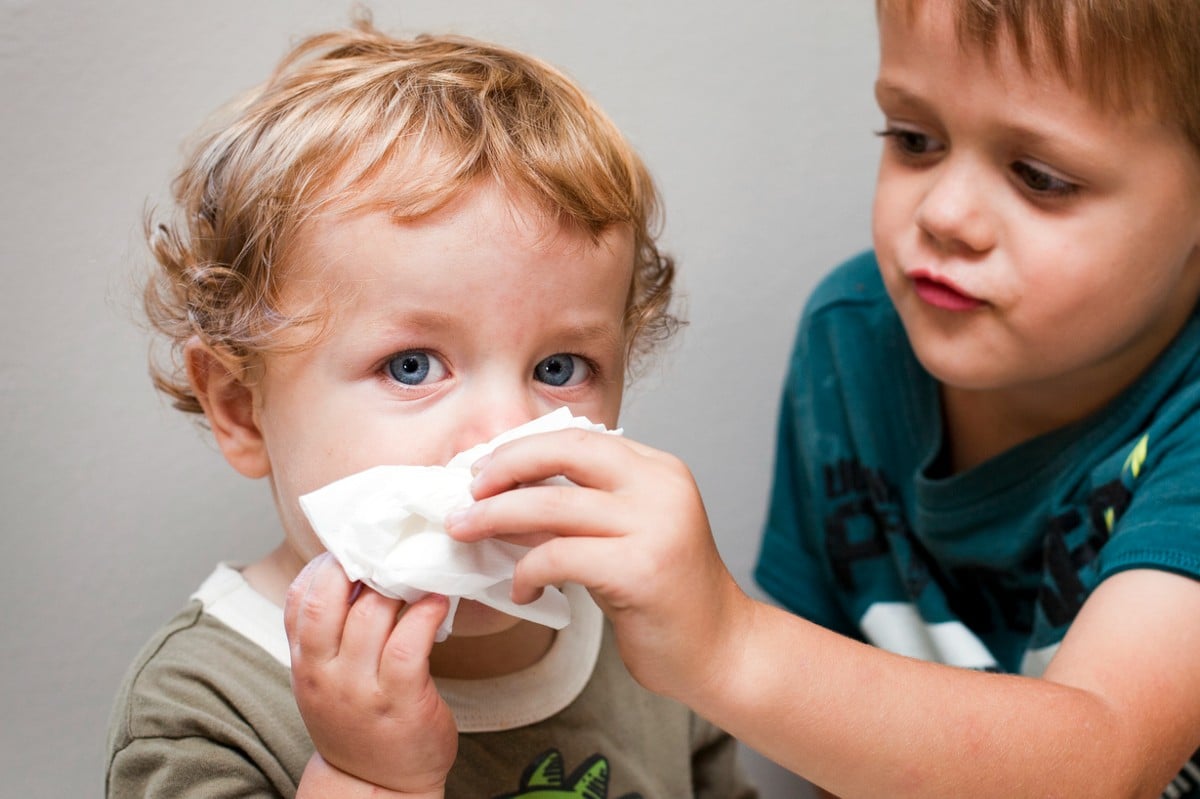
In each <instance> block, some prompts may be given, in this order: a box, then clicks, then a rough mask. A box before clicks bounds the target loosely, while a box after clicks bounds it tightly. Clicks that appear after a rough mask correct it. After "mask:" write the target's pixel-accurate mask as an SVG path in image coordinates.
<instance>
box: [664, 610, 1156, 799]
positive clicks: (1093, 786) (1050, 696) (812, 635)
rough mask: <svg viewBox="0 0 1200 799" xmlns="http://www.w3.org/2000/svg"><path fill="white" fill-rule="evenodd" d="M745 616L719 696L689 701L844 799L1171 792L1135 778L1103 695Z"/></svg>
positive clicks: (725, 650)
mask: <svg viewBox="0 0 1200 799" xmlns="http://www.w3.org/2000/svg"><path fill="white" fill-rule="evenodd" d="M747 601H748V602H749V601H751V600H747ZM747 616H748V618H749V619H750V620H749V621H748V623H747V624H746V626H745V629H743V630H741V631H738V632H737V633H735V634H733V635H732V636H731V637H730V639H729V640H728V642H727V643H726V644H723V645H722V646H721V648H720V650H719V652H720V653H721V654H720V655H719V657H720V661H721V663H720V670H721V671H722V672H723V673H724V675H725V677H724V681H723V682H724V684H723V685H722V686H721V688H720V690H715V691H714V690H709V689H704V690H702V691H697V692H696V693H695V694H690V693H688V692H687V691H686V689H684V690H682V691H681V692H680V693H681V697H680V698H682V699H684V700H685V701H688V702H689V703H691V704H692V706H693V707H694V708H695V709H696V710H697V711H698V712H699V713H700V714H701V715H703V716H705V717H706V718H708V719H710V720H712V721H713V722H714V723H716V724H717V725H719V726H721V727H723V728H724V729H726V730H728V731H729V732H730V733H731V734H733V735H734V736H736V737H737V738H739V739H741V740H742V741H744V742H745V743H746V744H748V745H749V746H751V747H753V748H754V749H756V750H758V751H759V752H761V753H763V754H764V755H766V756H767V757H769V758H771V759H773V760H775V761H776V762H778V763H780V764H781V765H783V766H785V767H787V768H789V769H791V770H793V771H795V772H796V773H798V774H801V775H803V776H804V777H805V778H806V779H809V780H810V781H812V782H814V783H817V784H819V785H822V786H823V787H825V788H826V789H827V790H829V791H832V792H833V793H834V794H836V795H838V796H841V797H844V799H852V797H878V796H888V797H897V798H899V797H908V796H912V797H922V799H929V798H930V797H940V796H945V797H961V796H964V795H969V796H977V797H988V796H995V797H1012V796H1034V795H1039V796H1040V795H1054V796H1063V797H1068V796H1081V797H1084V796H1086V797H1090V799H1095V797H1098V796H1106V795H1112V796H1121V797H1130V796H1141V795H1149V796H1155V797H1156V796H1158V794H1159V792H1160V791H1161V789H1162V786H1161V785H1159V786H1158V789H1157V790H1149V791H1143V790H1142V789H1141V788H1139V787H1138V785H1137V781H1136V780H1135V779H1132V777H1131V775H1132V776H1137V774H1138V770H1137V767H1136V765H1135V761H1134V759H1135V758H1137V757H1139V756H1141V755H1140V754H1139V751H1140V750H1139V747H1138V745H1137V742H1133V741H1129V740H1127V739H1126V738H1127V735H1128V733H1127V732H1126V731H1125V730H1123V729H1121V726H1122V725H1121V724H1119V723H1118V719H1116V718H1115V716H1114V714H1113V712H1112V711H1111V709H1109V708H1108V707H1107V706H1106V705H1105V704H1104V703H1103V702H1102V701H1101V700H1100V699H1099V698H1098V697H1097V696H1096V695H1094V694H1091V693H1089V692H1086V691H1084V690H1081V689H1078V688H1072V687H1069V686H1065V685H1061V684H1057V683H1053V682H1050V681H1048V680H1040V679H1032V678H1026V677H1017V676H1012V675H997V674H987V673H982V672H975V671H970V670H966V669H958V668H953V667H949V666H942V665H938V664H932V663H926V662H922V661H917V660H913V659H910V658H905V657H902V656H899V655H894V654H891V653H888V652H884V651H882V650H878V649H875V648H873V647H870V646H867V645H865V644H861V643H859V642H857V641H853V640H851V639H848V638H845V637H844V636H840V635H837V634H835V633H832V632H830V631H828V630H825V629H823V628H821V627H818V626H816V625H813V624H810V623H808V622H805V621H803V620H801V619H798V618H796V617H794V616H792V615H790V614H788V613H786V612H784V611H781V610H779V609H777V608H773V607H769V606H767V605H764V604H761V603H757V602H755V603H753V610H752V612H749V613H748V614H747ZM684 694H686V695H684ZM1141 754H1144V753H1141ZM1104 785H1109V786H1119V787H1118V788H1115V789H1111V793H1110V792H1109V790H1102V791H1098V790H1097V786H1104Z"/></svg>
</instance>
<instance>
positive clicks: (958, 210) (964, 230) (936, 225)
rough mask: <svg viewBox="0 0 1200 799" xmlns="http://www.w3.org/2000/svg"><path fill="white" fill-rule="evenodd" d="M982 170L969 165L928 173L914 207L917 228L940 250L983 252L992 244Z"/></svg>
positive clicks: (944, 166) (942, 167) (988, 189)
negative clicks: (928, 177)
mask: <svg viewBox="0 0 1200 799" xmlns="http://www.w3.org/2000/svg"><path fill="white" fill-rule="evenodd" d="M994 191H996V189H995V188H992V187H989V186H988V185H987V183H986V178H985V175H984V174H983V172H982V170H981V169H979V168H976V167H974V166H973V165H971V164H970V163H954V162H952V161H948V162H945V163H943V164H941V165H940V166H939V167H938V168H937V169H936V171H933V172H931V183H930V185H929V186H928V188H927V190H926V192H925V195H924V197H923V198H922V199H921V203H920V205H919V206H918V207H917V220H916V221H917V225H918V226H919V227H920V228H921V229H922V230H923V231H925V232H926V233H927V234H928V235H929V236H930V237H931V238H932V239H933V240H934V241H935V242H936V243H937V244H938V246H940V247H943V248H947V249H965V250H968V251H970V252H985V251H987V250H989V249H991V247H992V246H993V245H994V244H995V241H996V239H995V225H994V223H993V220H992V217H991V211H990V205H989V193H991V192H994Z"/></svg>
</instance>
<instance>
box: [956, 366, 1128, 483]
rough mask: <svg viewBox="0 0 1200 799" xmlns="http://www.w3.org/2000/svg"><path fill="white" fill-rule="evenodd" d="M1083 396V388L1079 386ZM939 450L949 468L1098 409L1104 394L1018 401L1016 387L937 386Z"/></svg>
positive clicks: (967, 465)
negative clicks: (1083, 401)
mask: <svg viewBox="0 0 1200 799" xmlns="http://www.w3.org/2000/svg"><path fill="white" fill-rule="evenodd" d="M1080 393H1081V394H1082V395H1083V396H1086V392H1080ZM941 396H942V431H943V433H942V447H943V453H942V456H943V458H944V459H945V460H944V463H945V466H946V469H947V472H948V473H949V474H957V473H959V472H965V471H967V470H968V469H972V468H974V467H976V466H978V465H980V464H981V463H983V462H984V461H987V460H990V459H991V458H994V457H996V456H997V455H999V454H1001V453H1003V452H1006V451H1007V450H1010V449H1012V448H1013V447H1015V446H1017V445H1019V444H1023V443H1024V442H1026V441H1029V440H1031V439H1034V438H1037V437H1038V436H1040V435H1044V434H1046V433H1049V432H1051V431H1053V430H1058V429H1059V428H1062V427H1065V426H1067V425H1069V424H1072V423H1074V422H1077V421H1079V420H1080V419H1083V418H1085V417H1086V416H1088V415H1090V414H1092V413H1094V412H1095V411H1097V410H1099V409H1100V408H1101V407H1103V406H1104V405H1105V404H1107V402H1108V400H1109V399H1111V397H1110V398H1104V399H1103V401H1100V402H1092V403H1088V404H1087V405H1080V404H1079V403H1078V402H1076V403H1070V402H1050V403H1037V402H1022V399H1028V398H1027V397H1026V398H1022V397H1019V396H1016V392H1003V393H1001V392H990V391H969V390H966V389H960V388H956V387H954V386H947V385H945V384H942V386H941Z"/></svg>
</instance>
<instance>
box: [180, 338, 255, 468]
mask: <svg viewBox="0 0 1200 799" xmlns="http://www.w3.org/2000/svg"><path fill="white" fill-rule="evenodd" d="M183 357H184V364H185V365H186V367H187V375H188V380H189V381H190V382H191V384H192V391H193V392H195V394H196V399H198V400H199V401H200V406H201V407H202V408H204V415H205V416H206V417H207V418H208V425H209V427H210V428H212V432H213V437H214V438H215V439H216V440H217V446H218V447H220V448H221V453H222V454H223V455H224V456H225V460H227V461H228V462H229V465H230V466H232V467H233V468H234V469H237V470H238V472H240V473H241V474H243V475H245V476H246V477H251V478H259V477H265V476H266V475H268V474H270V472H271V461H270V459H269V458H268V457H267V447H266V442H265V441H264V440H263V436H262V431H261V430H260V429H259V426H258V415H257V414H256V413H255V409H254V392H253V391H252V390H251V389H250V387H249V386H247V385H246V384H245V383H244V382H242V380H240V379H239V378H238V377H237V375H236V374H235V373H234V371H233V369H232V368H231V367H230V366H229V365H228V364H227V362H226V361H225V359H223V358H222V357H221V356H220V355H218V354H217V353H215V352H213V350H212V349H211V348H209V347H208V346H207V345H205V344H204V343H203V342H202V341H200V339H199V338H198V337H195V336H193V337H192V338H191V340H189V341H188V343H187V344H186V345H185V346H184V350H183Z"/></svg>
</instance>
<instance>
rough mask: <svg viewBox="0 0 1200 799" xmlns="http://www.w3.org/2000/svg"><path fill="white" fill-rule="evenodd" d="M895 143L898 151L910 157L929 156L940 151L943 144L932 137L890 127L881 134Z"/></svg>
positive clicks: (880, 133)
mask: <svg viewBox="0 0 1200 799" xmlns="http://www.w3.org/2000/svg"><path fill="white" fill-rule="evenodd" d="M879 135H880V136H882V137H883V138H885V139H890V140H891V141H892V142H894V144H895V147H896V149H898V150H899V151H900V152H901V153H903V154H904V155H908V156H917V155H927V154H929V153H931V152H934V151H936V150H938V149H940V147H941V144H940V143H939V142H938V141H937V140H936V139H934V138H933V137H931V136H927V135H925V134H924V133H921V132H920V131H916V130H909V129H907V128H896V127H889V128H885V129H884V130H882V131H880V132H879Z"/></svg>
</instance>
